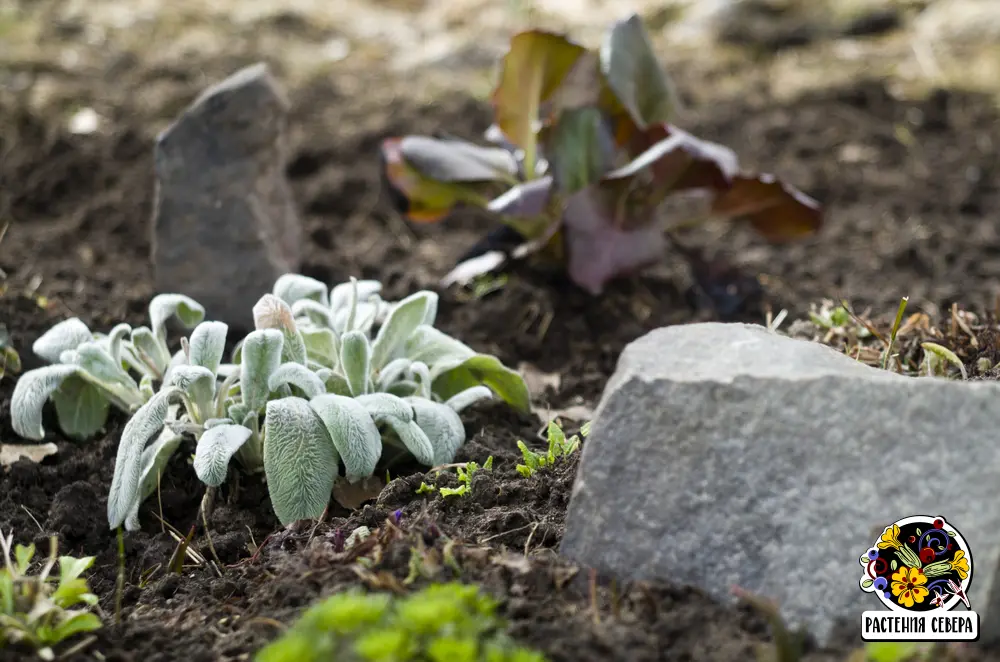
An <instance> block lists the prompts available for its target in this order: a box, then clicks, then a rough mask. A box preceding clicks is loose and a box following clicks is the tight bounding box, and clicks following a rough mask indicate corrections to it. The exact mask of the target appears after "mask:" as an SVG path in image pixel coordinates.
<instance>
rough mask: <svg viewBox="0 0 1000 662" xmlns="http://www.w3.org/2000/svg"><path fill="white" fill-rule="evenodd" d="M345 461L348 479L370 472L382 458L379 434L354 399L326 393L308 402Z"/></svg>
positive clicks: (361, 476)
mask: <svg viewBox="0 0 1000 662" xmlns="http://www.w3.org/2000/svg"><path fill="white" fill-rule="evenodd" d="M309 404H310V406H311V407H312V408H313V411H315V412H316V414H317V415H318V416H319V418H320V419H321V420H322V421H323V424H324V425H325V426H326V431H327V434H328V435H329V436H330V439H331V440H332V441H333V445H334V446H336V448H337V453H338V454H339V455H340V457H341V459H343V461H344V470H345V474H346V476H347V478H348V479H349V480H355V479H357V478H363V477H365V476H370V475H372V472H373V471H375V465H376V464H377V463H378V460H379V458H380V457H382V435H380V434H379V431H378V426H376V425H375V421H373V420H372V417H371V414H369V413H368V410H367V409H365V407H364V406H362V404H361V403H360V402H358V401H357V400H355V399H354V398H349V397H345V396H342V395H333V394H330V393H327V394H325V395H321V396H319V397H316V398H313V399H312V400H311V401H310V402H309Z"/></svg>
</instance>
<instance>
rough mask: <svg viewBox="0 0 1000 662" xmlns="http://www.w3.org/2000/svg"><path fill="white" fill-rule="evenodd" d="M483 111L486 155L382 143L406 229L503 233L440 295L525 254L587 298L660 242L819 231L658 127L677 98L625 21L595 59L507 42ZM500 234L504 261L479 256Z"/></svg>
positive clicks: (647, 258) (717, 155)
mask: <svg viewBox="0 0 1000 662" xmlns="http://www.w3.org/2000/svg"><path fill="white" fill-rule="evenodd" d="M491 101H492V106H493V111H494V124H493V125H492V126H491V127H490V129H489V130H488V131H487V135H486V137H487V139H488V140H489V141H490V142H492V143H493V145H492V146H480V145H476V144H473V143H470V142H466V141H463V140H459V139H456V138H453V137H436V138H432V137H428V136H417V135H413V136H402V137H392V138H388V139H386V140H385V141H383V143H382V149H381V159H382V165H383V174H384V180H385V182H386V184H387V185H388V188H389V191H390V194H391V197H392V198H393V200H394V201H395V202H396V205H397V207H398V209H399V211H400V212H402V213H403V214H405V215H406V217H407V218H408V219H409V220H411V221H413V222H418V223H431V222H436V221H439V220H441V219H443V218H445V217H446V216H448V215H449V214H450V213H451V212H452V211H453V210H454V209H455V208H456V207H457V206H459V205H472V206H476V207H480V208H483V209H486V210H487V211H489V212H490V213H491V214H493V215H495V216H496V217H498V218H499V219H502V220H503V221H504V223H505V224H506V228H507V229H506V230H504V231H500V232H497V233H492V234H491V235H490V237H488V238H487V240H486V241H485V242H481V244H480V245H478V246H477V247H476V249H474V251H473V252H472V254H471V255H469V256H467V259H465V260H464V261H462V262H461V263H460V264H459V265H458V266H457V267H456V268H455V269H454V270H453V271H452V272H451V273H449V274H448V275H447V276H446V277H445V278H444V280H443V284H444V285H450V284H452V283H462V284H465V283H468V282H470V281H471V280H472V279H474V278H475V277H477V276H480V275H482V274H484V273H487V272H489V271H492V270H495V269H497V268H499V267H501V266H502V265H504V264H506V263H507V262H508V260H509V258H515V259H519V258H524V257H526V256H529V255H535V256H536V257H538V256H541V257H544V258H555V260H556V261H557V262H559V263H563V264H564V265H565V268H566V269H567V271H568V273H569V276H570V278H571V279H572V280H573V281H574V282H575V283H577V284H578V285H579V286H581V287H582V288H584V289H585V290H587V291H589V292H590V293H592V294H599V293H600V292H602V291H603V289H604V287H605V285H606V284H607V282H608V281H610V280H612V279H614V278H616V277H619V276H623V275H626V274H630V273H634V272H636V271H638V270H640V269H641V268H643V267H645V266H648V265H650V264H652V263H654V262H656V261H658V260H660V259H662V257H663V255H664V252H665V250H666V248H667V245H668V234H667V231H676V230H679V229H681V228H684V227H688V226H691V225H693V224H696V223H700V222H702V221H704V220H708V219H711V218H723V219H737V218H739V219H744V220H746V221H747V222H748V223H749V224H750V225H751V226H752V227H753V228H754V229H755V230H756V231H757V232H758V233H759V234H761V235H762V236H763V237H764V238H765V239H767V240H769V241H772V242H782V241H789V240H793V239H797V238H800V237H803V236H806V235H809V234H811V233H813V232H815V231H817V230H818V229H819V228H820V226H821V224H822V213H821V211H820V208H819V205H818V203H817V202H816V201H815V200H812V199H811V198H809V197H808V196H806V195H805V194H803V193H801V192H800V191H797V190H795V189H794V188H792V187H791V186H789V185H787V184H785V183H783V182H782V181H780V180H778V179H777V178H775V177H774V176H772V175H768V174H754V173H746V172H743V171H741V169H740V166H739V162H738V159H737V156H736V154H735V152H733V151H732V150H731V149H729V148H728V147H725V146H723V145H719V144H716V143H711V142H708V141H705V140H702V139H700V138H697V137H695V136H693V135H692V134H690V133H688V132H686V131H683V130H681V129H680V128H679V127H677V126H675V125H674V124H672V123H671V122H673V119H674V116H675V114H676V110H677V109H678V107H679V101H678V99H677V94H676V92H675V89H674V85H673V83H672V82H671V81H670V80H669V78H668V77H667V75H666V73H665V72H664V71H663V69H662V68H661V67H660V65H659V63H658V61H657V59H656V56H655V54H654V52H653V48H652V45H651V43H650V40H649V36H648V34H647V33H646V30H645V28H644V26H643V24H642V21H641V19H640V18H639V17H638V16H636V15H632V16H630V17H629V18H628V19H626V20H622V21H618V22H617V23H615V24H614V25H613V26H612V27H611V29H610V30H609V31H608V32H607V33H606V35H605V38H604V41H603V43H602V45H601V47H600V48H599V49H598V50H596V51H593V50H589V49H587V48H585V47H583V46H581V45H579V44H576V43H574V42H573V41H571V40H569V39H568V38H567V37H565V36H564V35H561V34H556V33H553V32H548V31H544V30H527V31H524V32H521V33H518V34H516V35H514V37H513V38H512V39H511V41H510V46H509V48H508V51H507V53H506V55H505V56H504V58H503V61H502V63H501V67H500V75H499V80H498V82H497V84H496V87H495V88H494V90H493V93H492V96H491ZM675 203H676V204H675ZM691 203H693V206H695V207H696V211H695V212H692V213H691V214H690V215H687V216H686V217H684V218H673V219H672V222H671V223H670V224H669V225H668V226H667V227H665V225H664V221H665V220H667V219H664V218H662V216H661V212H662V211H663V209H664V207H667V206H671V207H681V208H683V207H682V205H691ZM673 215H674V216H677V215H678V214H677V213H674V214H673ZM511 235H513V239H514V240H515V241H514V243H515V245H514V247H513V248H511V247H505V248H504V250H490V246H491V243H492V242H493V241H494V240H495V241H496V242H497V243H511V239H512V237H511ZM682 255H683V253H682ZM684 257H688V256H686V255H685V256H684Z"/></svg>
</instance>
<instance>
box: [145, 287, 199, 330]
mask: <svg viewBox="0 0 1000 662" xmlns="http://www.w3.org/2000/svg"><path fill="white" fill-rule="evenodd" d="M171 317H176V318H177V320H178V321H180V323H181V324H182V325H183V326H184V328H186V329H190V328H192V327H194V326H196V325H198V324H199V323H201V321H202V320H203V319H205V309H204V308H203V307H202V305H201V304H200V303H198V302H197V301H195V300H194V299H192V298H191V297H188V296H185V295H183V294H160V295H157V296H155V297H153V300H152V301H150V302H149V322H150V326H151V327H152V328H153V335H155V336H156V337H157V338H158V339H160V341H161V342H163V341H165V340H166V337H167V326H166V325H167V321H168V320H169V319H170V318H171Z"/></svg>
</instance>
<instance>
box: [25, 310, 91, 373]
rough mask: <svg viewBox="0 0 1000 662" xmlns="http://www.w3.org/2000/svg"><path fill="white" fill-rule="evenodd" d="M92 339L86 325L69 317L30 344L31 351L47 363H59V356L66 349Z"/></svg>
mask: <svg viewBox="0 0 1000 662" xmlns="http://www.w3.org/2000/svg"><path fill="white" fill-rule="evenodd" d="M93 339H94V336H93V334H92V333H91V332H90V329H88V328H87V325H86V324H84V323H83V322H82V321H81V320H80V319H78V318H76V317H71V318H69V319H68V320H63V321H62V322H59V323H58V324H56V325H55V326H53V327H52V328H51V329H49V330H48V331H46V332H45V333H43V334H42V336H41V337H40V338H39V339H38V340H36V341H35V342H34V343H33V344H32V345H31V351H33V352H34V353H35V354H36V355H37V356H39V357H41V358H43V359H45V360H46V361H48V362H49V363H59V356H60V355H61V354H62V353H63V352H65V351H66V350H67V349H76V348H77V346H78V345H79V344H80V343H85V342H89V341H91V340H93Z"/></svg>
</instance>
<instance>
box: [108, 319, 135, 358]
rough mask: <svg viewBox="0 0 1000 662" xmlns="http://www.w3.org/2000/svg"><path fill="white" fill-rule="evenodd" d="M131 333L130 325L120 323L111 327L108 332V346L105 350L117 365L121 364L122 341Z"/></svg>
mask: <svg viewBox="0 0 1000 662" xmlns="http://www.w3.org/2000/svg"><path fill="white" fill-rule="evenodd" d="M131 333H132V327H131V326H129V325H128V324H125V323H122V324H118V325H117V326H115V328H113V329H111V333H109V334H108V346H107V348H106V349H107V352H108V354H110V355H111V358H112V359H114V360H115V363H117V364H118V366H119V367H121V365H122V361H123V360H124V359H123V357H122V342H124V341H125V339H126V338H128V337H129V335H130V334H131Z"/></svg>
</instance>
